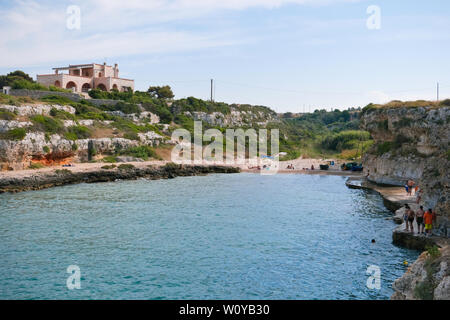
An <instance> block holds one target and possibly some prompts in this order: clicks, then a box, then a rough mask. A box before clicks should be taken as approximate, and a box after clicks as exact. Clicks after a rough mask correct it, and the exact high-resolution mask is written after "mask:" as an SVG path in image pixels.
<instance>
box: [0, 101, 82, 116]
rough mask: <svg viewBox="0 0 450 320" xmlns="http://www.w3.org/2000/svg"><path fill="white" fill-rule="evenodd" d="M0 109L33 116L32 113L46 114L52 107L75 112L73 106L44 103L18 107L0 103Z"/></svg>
mask: <svg viewBox="0 0 450 320" xmlns="http://www.w3.org/2000/svg"><path fill="white" fill-rule="evenodd" d="M0 109H5V110H8V111H10V112H14V113H16V114H17V115H19V116H34V115H39V114H42V115H45V116H48V115H49V114H50V111H51V110H52V109H56V110H60V111H65V112H68V113H71V114H75V111H76V110H75V108H74V107H71V106H60V105H56V104H55V105H46V104H35V105H28V106H27V105H23V106H20V107H17V106H10V105H0Z"/></svg>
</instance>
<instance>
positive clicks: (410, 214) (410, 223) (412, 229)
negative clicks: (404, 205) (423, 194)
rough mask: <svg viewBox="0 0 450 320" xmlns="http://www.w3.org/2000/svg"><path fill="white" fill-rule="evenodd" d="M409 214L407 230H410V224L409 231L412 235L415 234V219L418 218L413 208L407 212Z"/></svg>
mask: <svg viewBox="0 0 450 320" xmlns="http://www.w3.org/2000/svg"><path fill="white" fill-rule="evenodd" d="M408 208H409V206H408ZM407 214H408V221H407V222H406V229H408V224H409V230H410V231H411V232H412V233H414V225H413V223H414V218H415V217H416V213H415V212H414V211H413V210H412V209H411V208H409V209H408V211H407Z"/></svg>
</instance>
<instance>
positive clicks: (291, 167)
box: [286, 164, 295, 170]
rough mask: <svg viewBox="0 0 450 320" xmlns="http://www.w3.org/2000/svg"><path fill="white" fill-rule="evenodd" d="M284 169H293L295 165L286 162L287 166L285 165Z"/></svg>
mask: <svg viewBox="0 0 450 320" xmlns="http://www.w3.org/2000/svg"><path fill="white" fill-rule="evenodd" d="M286 169H292V170H295V167H294V165H293V164H288V166H287V167H286Z"/></svg>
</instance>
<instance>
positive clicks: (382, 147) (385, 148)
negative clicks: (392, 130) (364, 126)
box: [376, 141, 394, 156]
mask: <svg viewBox="0 0 450 320" xmlns="http://www.w3.org/2000/svg"><path fill="white" fill-rule="evenodd" d="M393 147H394V143H393V142H391V141H385V142H383V143H380V144H378V145H377V151H376V154H377V155H378V156H381V155H383V154H385V153H388V152H389V151H391V150H392V148H393Z"/></svg>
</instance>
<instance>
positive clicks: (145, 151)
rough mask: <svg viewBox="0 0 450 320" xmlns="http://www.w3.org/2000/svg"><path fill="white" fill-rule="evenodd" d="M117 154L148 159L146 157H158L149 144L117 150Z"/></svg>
mask: <svg viewBox="0 0 450 320" xmlns="http://www.w3.org/2000/svg"><path fill="white" fill-rule="evenodd" d="M118 154H119V155H126V156H131V157H135V158H141V159H143V160H148V158H153V159H160V157H159V156H158V155H157V154H156V152H155V150H154V149H153V148H152V147H150V146H139V147H131V148H128V149H125V150H120V151H118Z"/></svg>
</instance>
